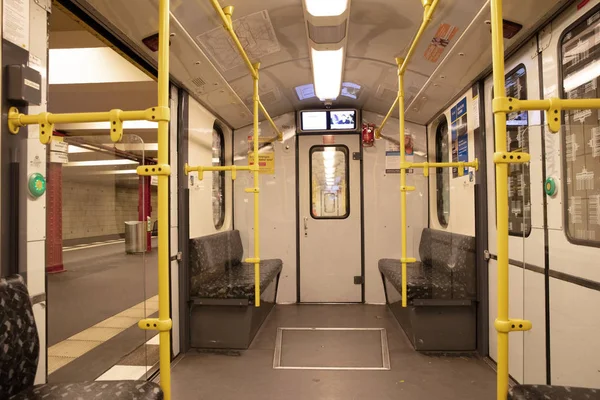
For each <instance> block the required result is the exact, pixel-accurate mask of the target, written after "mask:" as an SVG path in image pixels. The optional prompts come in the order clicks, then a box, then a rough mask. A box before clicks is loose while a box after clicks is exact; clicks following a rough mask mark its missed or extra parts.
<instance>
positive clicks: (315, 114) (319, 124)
mask: <svg viewBox="0 0 600 400" xmlns="http://www.w3.org/2000/svg"><path fill="white" fill-rule="evenodd" d="M300 115H301V116H302V130H304V131H325V130H327V111H305V112H302V113H301V114H300Z"/></svg>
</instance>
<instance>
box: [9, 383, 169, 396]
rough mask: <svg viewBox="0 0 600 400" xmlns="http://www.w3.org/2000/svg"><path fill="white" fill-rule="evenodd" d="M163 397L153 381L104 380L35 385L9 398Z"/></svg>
mask: <svg viewBox="0 0 600 400" xmlns="http://www.w3.org/2000/svg"><path fill="white" fill-rule="evenodd" d="M163 398H164V397H163V392H162V390H161V389H160V387H159V386H158V385H157V384H156V383H153V382H145V381H105V382H81V383H49V384H46V385H37V386H33V387H30V388H29V389H27V390H25V391H22V392H20V393H19V394H17V395H15V396H12V397H11V398H10V400H38V399H39V400H64V399H94V400H132V399H136V400H162V399H163Z"/></svg>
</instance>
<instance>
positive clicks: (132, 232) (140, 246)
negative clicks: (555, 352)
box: [125, 221, 146, 254]
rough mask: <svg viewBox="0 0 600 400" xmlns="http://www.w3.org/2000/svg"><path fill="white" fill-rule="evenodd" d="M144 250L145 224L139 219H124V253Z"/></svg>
mask: <svg viewBox="0 0 600 400" xmlns="http://www.w3.org/2000/svg"><path fill="white" fill-rule="evenodd" d="M145 251H146V224H145V223H143V222H141V221H125V253H127V254H135V253H144V252H145Z"/></svg>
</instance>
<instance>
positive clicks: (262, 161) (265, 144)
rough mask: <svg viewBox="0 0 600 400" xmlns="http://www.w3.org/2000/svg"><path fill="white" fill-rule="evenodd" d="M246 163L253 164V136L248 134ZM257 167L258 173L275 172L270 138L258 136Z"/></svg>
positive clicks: (273, 152) (273, 153)
mask: <svg viewBox="0 0 600 400" xmlns="http://www.w3.org/2000/svg"><path fill="white" fill-rule="evenodd" d="M248 165H250V166H252V165H254V137H253V136H248ZM258 167H259V173H261V174H271V175H273V174H274V173H275V151H274V150H273V143H272V139H267V138H262V137H260V136H259V137H258Z"/></svg>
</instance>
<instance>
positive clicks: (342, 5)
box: [304, 0, 348, 17]
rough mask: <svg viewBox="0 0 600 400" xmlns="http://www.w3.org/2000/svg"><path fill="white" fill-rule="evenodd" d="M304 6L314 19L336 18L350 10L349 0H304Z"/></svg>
mask: <svg viewBox="0 0 600 400" xmlns="http://www.w3.org/2000/svg"><path fill="white" fill-rule="evenodd" d="M304 4H306V11H308V13H309V14H310V15H312V16H313V17H335V16H337V15H341V14H343V13H344V11H346V9H347V8H348V0H304Z"/></svg>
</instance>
